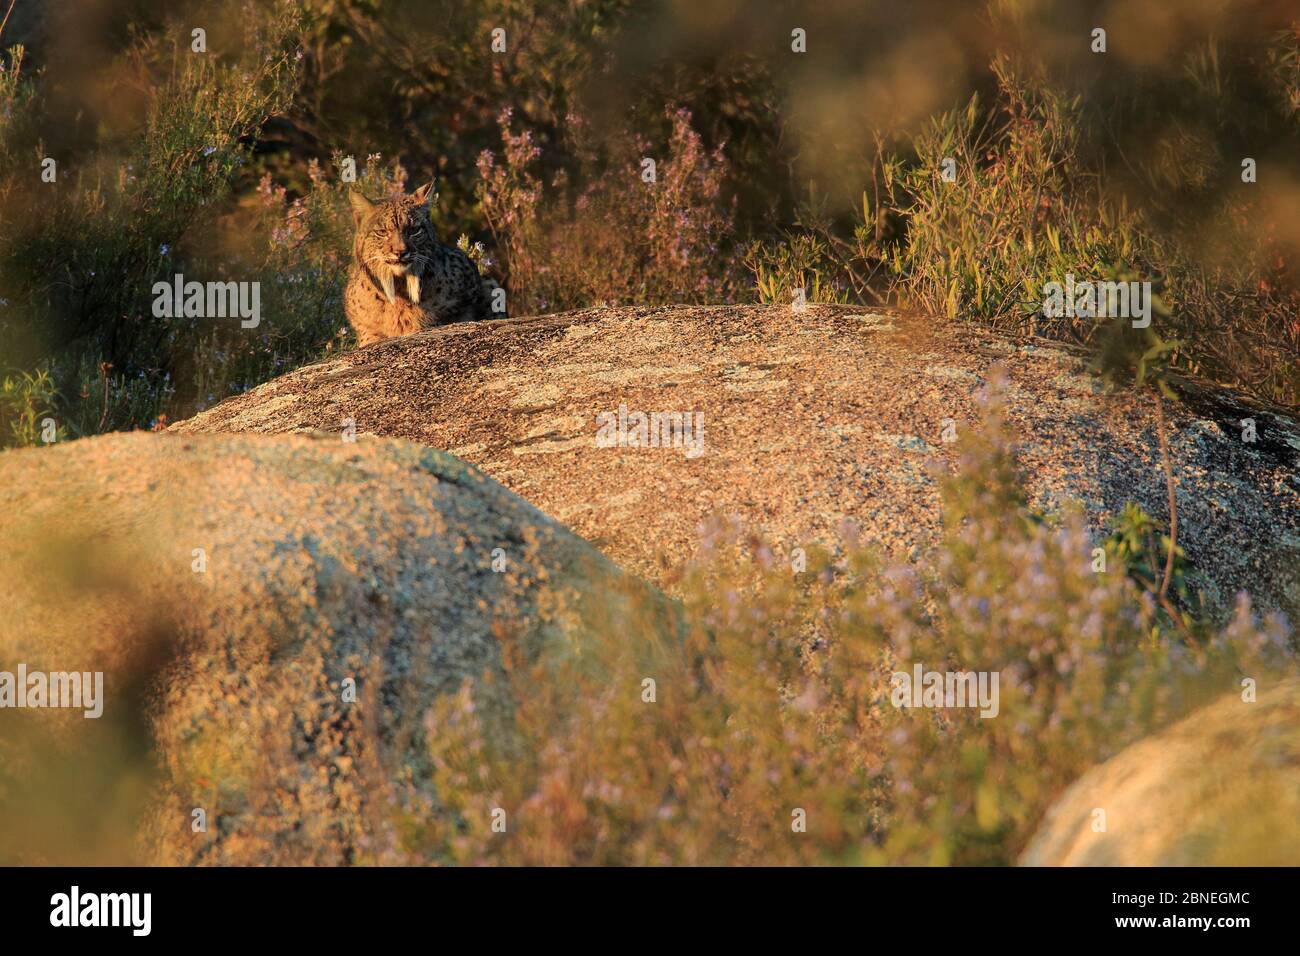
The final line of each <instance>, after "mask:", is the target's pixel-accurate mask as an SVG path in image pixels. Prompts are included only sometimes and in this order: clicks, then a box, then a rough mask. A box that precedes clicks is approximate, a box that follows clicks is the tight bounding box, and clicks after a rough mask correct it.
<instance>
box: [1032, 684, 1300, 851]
mask: <svg viewBox="0 0 1300 956" xmlns="http://www.w3.org/2000/svg"><path fill="white" fill-rule="evenodd" d="M1097 811H1102V812H1104V814H1105V816H1104V824H1105V829H1104V831H1102V830H1099V829H1095V828H1094V821H1098V820H1101V819H1102V818H1101V817H1099V816H1098V815H1097ZM1298 859H1300V680H1296V679H1291V680H1287V681H1284V682H1282V683H1280V684H1277V685H1274V686H1272V687H1264V688H1261V689H1260V692H1259V697H1258V700H1257V701H1255V702H1254V703H1246V702H1244V701H1243V700H1242V699H1241V696H1240V695H1235V694H1234V695H1229V696H1227V697H1225V698H1223V699H1222V700H1220V701H1218V702H1217V703H1215V704H1212V705H1211V706H1209V707H1206V708H1203V709H1201V710H1199V711H1197V712H1196V713H1194V714H1192V715H1191V716H1190V717H1188V718H1186V719H1185V720H1183V721H1181V722H1180V723H1177V724H1175V725H1174V726H1173V727H1170V728H1169V729H1168V730H1165V731H1164V732H1162V733H1159V734H1156V735H1155V736H1153V737H1148V738H1147V739H1145V740H1142V741H1140V742H1138V743H1136V744H1133V745H1132V746H1131V747H1128V748H1127V749H1126V750H1123V751H1121V752H1120V753H1119V754H1118V755H1117V756H1115V757H1113V758H1112V759H1110V760H1108V761H1107V762H1106V763H1104V764H1101V765H1100V766H1097V767H1094V768H1093V769H1092V770H1090V771H1088V772H1087V773H1086V774H1084V776H1083V777H1081V778H1080V779H1079V780H1077V781H1076V782H1075V783H1074V784H1073V785H1072V786H1071V787H1070V789H1069V790H1067V791H1066V792H1065V794H1064V796H1062V797H1061V799H1060V800H1059V801H1058V802H1057V803H1056V805H1055V806H1054V807H1053V808H1052V809H1051V810H1050V811H1049V812H1048V814H1047V816H1046V818H1045V819H1044V821H1043V824H1042V826H1041V828H1040V829H1039V832H1038V834H1037V835H1036V836H1035V837H1034V839H1033V840H1032V841H1031V842H1030V844H1029V846H1028V847H1027V848H1026V849H1025V852H1024V854H1023V856H1022V857H1021V860H1020V862H1021V863H1022V865H1026V866H1242V865H1252V866H1294V865H1295V862H1296V860H1298Z"/></svg>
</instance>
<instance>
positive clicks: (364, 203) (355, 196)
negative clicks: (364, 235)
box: [348, 190, 375, 223]
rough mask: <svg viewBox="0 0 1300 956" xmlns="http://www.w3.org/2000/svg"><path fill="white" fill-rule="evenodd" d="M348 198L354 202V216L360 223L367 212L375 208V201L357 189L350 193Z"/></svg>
mask: <svg viewBox="0 0 1300 956" xmlns="http://www.w3.org/2000/svg"><path fill="white" fill-rule="evenodd" d="M348 199H349V200H350V201H351V203H352V216H353V218H354V219H356V221H357V222H358V223H360V222H361V220H362V219H364V218H365V215H366V213H368V212H370V210H372V209H374V208H375V204H374V203H372V202H371V201H370V200H369V199H367V198H366V197H365V196H363V195H361V193H359V192H357V191H356V190H353V191H352V192H350V193H348Z"/></svg>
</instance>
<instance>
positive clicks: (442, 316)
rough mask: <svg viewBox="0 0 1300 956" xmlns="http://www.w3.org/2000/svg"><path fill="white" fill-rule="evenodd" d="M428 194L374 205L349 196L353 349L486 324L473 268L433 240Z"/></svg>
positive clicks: (348, 308)
mask: <svg viewBox="0 0 1300 956" xmlns="http://www.w3.org/2000/svg"><path fill="white" fill-rule="evenodd" d="M432 190H433V183H428V184H426V185H424V186H421V187H420V188H419V189H417V190H416V191H415V192H414V193H412V194H411V195H409V196H398V197H395V198H392V199H386V200H381V201H379V202H372V201H371V200H369V199H367V198H366V197H365V196H363V195H361V193H359V192H354V193H352V211H353V215H354V218H355V220H356V238H355V239H354V240H353V243H352V267H351V268H350V269H349V270H348V284H347V287H346V288H345V289H344V290H343V309H344V312H345V313H346V315H347V318H348V322H349V323H350V324H351V326H352V328H353V330H355V331H356V333H357V344H358V345H370V344H371V343H372V342H378V341H381V340H382V339H388V338H393V337H395V336H398V335H409V334H410V333H412V332H418V331H420V330H421V329H428V328H432V327H433V326H435V325H445V324H447V323H449V322H468V321H473V320H476V319H486V318H488V317H489V311H488V291H487V287H486V286H485V283H484V280H483V278H482V277H481V276H480V275H479V273H478V269H476V268H475V267H474V263H472V262H471V261H470V259H469V256H467V255H465V253H463V252H461V251H460V250H459V249H456V248H453V247H450V246H444V245H442V244H441V243H440V242H438V240H437V237H435V236H434V233H433V224H432V223H431V222H430V220H429V194H430V193H431V192H432ZM399 279H401V280H402V283H401V285H400V286H399V285H398V280H399Z"/></svg>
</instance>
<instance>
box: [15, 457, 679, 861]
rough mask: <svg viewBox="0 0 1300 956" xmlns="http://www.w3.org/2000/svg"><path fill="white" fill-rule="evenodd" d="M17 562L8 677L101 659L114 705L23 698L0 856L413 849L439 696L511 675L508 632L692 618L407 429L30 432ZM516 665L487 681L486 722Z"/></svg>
mask: <svg viewBox="0 0 1300 956" xmlns="http://www.w3.org/2000/svg"><path fill="white" fill-rule="evenodd" d="M0 568H3V578H4V586H3V587H2V588H0V671H8V672H11V673H14V672H15V669H16V667H17V666H18V665H19V664H23V665H25V668H26V670H27V671H28V672H42V673H48V672H87V673H94V672H102V673H103V675H104V691H103V695H102V709H103V713H102V716H101V717H98V718H87V717H85V716H84V715H83V710H84V708H68V709H39V708H33V707H28V708H25V709H18V708H16V707H14V708H8V709H0V819H2V820H4V821H5V825H4V826H3V827H0V862H15V861H26V862H49V863H65V862H91V863H121V862H129V861H133V860H134V861H144V862H153V863H259V864H260V863H296V864H336V863H345V862H352V863H365V862H390V863H391V862H410V861H411V856H410V855H409V854H407V853H406V852H405V850H404V845H403V841H402V839H401V834H400V832H399V827H398V826H397V825H396V824H395V823H394V822H393V820H394V819H395V818H397V817H400V815H401V812H402V811H403V808H408V809H409V808H415V810H414V811H413V812H424V810H427V808H428V807H430V806H436V795H434V794H431V793H430V792H429V787H430V785H429V781H428V774H427V766H426V759H427V747H426V745H425V741H424V737H425V733H426V731H425V727H424V723H423V721H424V718H425V715H426V713H427V712H428V710H429V707H430V704H431V702H432V701H433V700H434V699H435V698H436V697H438V695H441V694H444V693H446V692H447V691H449V690H453V689H456V688H458V687H460V686H461V682H462V681H464V680H467V679H469V680H471V681H474V680H477V679H478V678H480V677H481V676H483V675H484V674H485V673H499V671H500V666H501V664H500V655H501V644H502V641H503V639H509V640H511V641H513V642H515V644H516V646H518V647H520V648H522V649H523V650H524V652H525V653H526V654H527V655H529V659H531V660H558V659H561V658H562V656H563V655H572V654H575V653H580V652H581V650H582V649H583V647H584V646H586V645H588V644H589V643H590V642H591V640H592V639H593V637H595V636H599V637H606V636H609V635H615V636H617V638H618V639H619V640H621V641H624V642H626V645H627V646H628V647H629V648H631V649H632V650H633V652H634V653H639V650H638V649H640V648H643V647H644V648H649V647H650V646H652V645H653V644H654V642H656V641H661V640H665V639H675V637H676V629H677V628H678V627H679V622H678V617H677V611H676V609H675V606H674V605H672V604H671V603H669V602H667V601H666V600H665V599H664V598H662V597H661V596H660V595H659V594H658V592H656V591H654V589H652V588H650V587H647V586H645V585H643V584H641V583H639V582H638V581H636V580H635V579H632V578H629V577H628V576H626V575H624V574H623V573H622V572H620V571H619V570H618V569H617V568H616V567H615V566H614V565H613V564H611V563H610V562H609V561H608V560H607V559H606V558H604V557H603V556H601V555H600V554H599V553H598V552H596V551H595V550H593V549H592V548H591V547H590V546H588V545H587V544H586V543H584V542H583V541H581V540H580V539H578V538H577V537H575V536H574V535H573V534H571V533H570V532H568V531H567V530H566V529H564V528H563V527H561V526H560V525H558V524H557V523H556V522H555V521H554V520H552V519H551V518H548V517H547V516H546V515H544V514H542V513H541V512H539V511H538V510H537V509H536V508H534V507H533V506H532V505H530V504H528V503H527V502H525V501H523V500H521V499H520V498H518V497H517V496H515V495H514V494H512V493H510V492H509V491H507V490H506V489H505V488H503V487H502V486H501V485H499V484H497V483H496V482H495V481H493V480H491V479H490V478H487V477H486V476H484V475H483V474H482V473H481V472H479V471H478V470H476V469H475V468H473V467H470V466H467V465H465V464H464V463H462V462H460V461H458V460H457V459H455V458H453V457H451V456H450V455H447V454H444V453H442V452H439V451H435V450H432V449H428V448H423V447H419V446H416V445H412V444H410V443H407V442H403V441H396V440H392V441H389V440H385V441H379V440H371V441H366V442H349V441H345V440H343V439H341V438H340V436H338V435H332V436H303V435H299V436H279V437H268V436H258V435H228V436H210V435H203V436H184V435H153V434H145V433H135V434H118V435H111V436H104V437H100V438H93V439H88V440H84V441H77V442H71V443H67V444H64V445H59V446H55V447H52V448H46V449H32V450H25V451H11V452H6V453H4V454H2V455H0ZM87 686H88V687H89V684H88V685H87ZM506 686H508V685H507V683H506V682H503V681H495V682H491V688H492V690H491V691H490V692H489V690H488V689H487V687H486V686H485V685H480V697H479V700H478V702H477V703H478V705H479V706H481V707H482V708H483V712H484V714H485V719H488V715H490V714H493V713H495V714H496V715H497V716H498V717H501V718H502V719H504V718H506V717H508V714H509V707H510V705H511V700H510V698H509V692H507V691H505V690H504V689H503V688H504V687H506ZM353 698H355V699H353ZM83 703H84V701H83ZM151 751H152V752H151ZM196 810H201V811H202V815H201V816H200V815H198V814H196V813H195V811H196ZM14 821H22V823H21V825H18V826H15V825H11V824H13V822H14ZM199 823H202V824H203V827H199V826H198V824H199ZM92 848H93V849H92Z"/></svg>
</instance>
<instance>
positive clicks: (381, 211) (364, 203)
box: [351, 183, 437, 302]
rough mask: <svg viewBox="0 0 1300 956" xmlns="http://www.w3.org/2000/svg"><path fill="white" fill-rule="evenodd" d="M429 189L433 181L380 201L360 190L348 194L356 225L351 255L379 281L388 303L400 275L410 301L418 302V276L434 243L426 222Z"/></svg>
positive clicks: (395, 295)
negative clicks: (407, 193)
mask: <svg viewBox="0 0 1300 956" xmlns="http://www.w3.org/2000/svg"><path fill="white" fill-rule="evenodd" d="M432 191H433V183H427V184H425V185H423V186H421V187H420V188H419V189H417V190H416V191H415V192H413V193H411V194H410V195H409V196H397V197H395V198H393V199H383V200H380V201H379V202H372V201H371V200H369V199H367V198H366V197H365V196H363V195H361V193H359V192H353V193H352V194H351V198H352V214H353V217H354V219H355V220H356V227H357V232H356V237H355V238H354V239H353V241H352V255H353V256H355V257H356V260H357V261H358V262H359V263H361V264H362V265H363V266H365V267H366V269H367V270H368V271H369V273H370V274H371V275H372V276H373V277H374V279H375V281H376V282H378V283H379V287H380V288H381V289H383V290H384V295H385V296H386V297H387V299H388V301H389V302H395V301H397V290H396V285H395V281H396V279H397V278H398V277H399V276H402V277H405V279H406V294H407V296H408V297H409V298H410V300H411V301H412V302H419V301H420V277H421V276H422V275H424V270H425V266H426V265H427V264H428V263H429V261H430V258H431V256H432V253H433V250H434V247H435V244H436V242H437V240H436V239H435V238H434V235H433V224H432V223H431V222H430V221H429V194H430V193H431V192H432Z"/></svg>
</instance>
